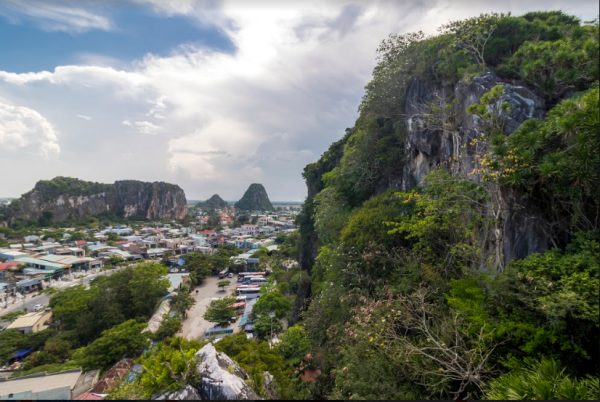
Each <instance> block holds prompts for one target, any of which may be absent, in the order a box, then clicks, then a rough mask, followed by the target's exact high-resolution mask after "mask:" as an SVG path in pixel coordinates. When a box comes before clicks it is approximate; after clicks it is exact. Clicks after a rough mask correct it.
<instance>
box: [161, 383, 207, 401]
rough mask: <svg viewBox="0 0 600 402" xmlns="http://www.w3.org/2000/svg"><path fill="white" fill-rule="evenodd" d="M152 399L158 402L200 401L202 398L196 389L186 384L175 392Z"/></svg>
mask: <svg viewBox="0 0 600 402" xmlns="http://www.w3.org/2000/svg"><path fill="white" fill-rule="evenodd" d="M152 399H153V400H156V401H165V400H166V401H200V400H202V397H201V396H200V393H199V392H198V390H197V389H196V388H194V387H192V386H191V385H190V384H186V385H184V386H183V387H181V388H179V389H178V390H177V391H175V392H167V393H165V394H162V395H159V396H156V397H153V398H152Z"/></svg>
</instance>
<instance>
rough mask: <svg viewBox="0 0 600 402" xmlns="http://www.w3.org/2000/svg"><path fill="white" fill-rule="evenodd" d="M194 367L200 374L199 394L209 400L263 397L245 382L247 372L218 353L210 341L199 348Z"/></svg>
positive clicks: (224, 355) (227, 357)
mask: <svg viewBox="0 0 600 402" xmlns="http://www.w3.org/2000/svg"><path fill="white" fill-rule="evenodd" d="M196 356H198V357H199V360H200V363H198V366H197V367H196V368H197V370H198V373H199V374H200V376H201V381H202V383H201V385H200V395H201V396H202V399H210V400H242V399H263V398H260V397H259V396H258V395H257V394H256V393H255V392H254V390H252V388H251V387H250V386H249V385H248V384H246V382H245V381H246V380H248V379H249V377H248V374H246V372H245V371H244V370H243V369H242V368H241V367H240V366H238V365H237V363H235V362H234V361H233V360H231V359H230V358H229V356H227V355H226V354H224V353H218V352H217V350H216V349H215V347H214V346H213V344H212V343H209V344H207V345H205V346H204V347H203V348H202V349H200V350H199V351H198V352H197V353H196Z"/></svg>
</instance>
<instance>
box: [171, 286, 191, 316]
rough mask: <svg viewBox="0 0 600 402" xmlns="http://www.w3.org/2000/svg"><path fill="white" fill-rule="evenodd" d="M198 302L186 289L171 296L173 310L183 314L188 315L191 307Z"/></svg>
mask: <svg viewBox="0 0 600 402" xmlns="http://www.w3.org/2000/svg"><path fill="white" fill-rule="evenodd" d="M194 304H196V299H194V297H193V296H192V295H190V294H189V293H188V292H186V291H183V290H181V291H179V292H177V294H175V295H174V296H173V297H172V298H171V310H173V311H175V312H177V313H179V314H181V315H183V316H184V317H185V316H186V315H187V312H188V310H189V309H191V308H192V306H193V305H194Z"/></svg>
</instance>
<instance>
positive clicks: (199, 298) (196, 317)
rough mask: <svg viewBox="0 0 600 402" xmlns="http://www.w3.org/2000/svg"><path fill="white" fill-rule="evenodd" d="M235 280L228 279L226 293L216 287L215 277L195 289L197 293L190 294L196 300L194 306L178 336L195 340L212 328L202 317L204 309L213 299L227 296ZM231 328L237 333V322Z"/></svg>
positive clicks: (210, 323)
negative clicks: (229, 283) (228, 283)
mask: <svg viewBox="0 0 600 402" xmlns="http://www.w3.org/2000/svg"><path fill="white" fill-rule="evenodd" d="M236 279H237V277H233V278H231V279H229V280H230V281H231V285H229V286H228V287H227V290H226V291H223V290H221V289H219V288H218V287H217V282H219V280H220V279H219V278H218V277H216V276H211V277H208V278H206V279H205V280H204V283H202V285H200V286H198V287H196V289H197V290H198V293H196V292H192V295H193V296H194V298H195V299H196V304H195V305H194V306H193V307H192V308H191V309H190V310H189V311H188V315H187V318H186V319H185V320H184V321H183V325H182V328H181V332H180V333H179V334H178V335H180V336H183V337H185V338H187V339H197V338H200V337H202V336H203V335H204V332H205V331H206V330H207V329H209V328H212V327H214V325H215V324H214V323H212V322H208V321H206V320H205V319H204V318H203V317H202V316H203V315H204V313H205V312H206V307H207V306H208V305H209V304H210V302H211V300H212V299H213V298H215V297H224V296H229V295H230V294H231V290H232V289H234V287H235V285H237V282H236ZM238 322H239V318H238ZM231 326H233V328H234V332H237V330H238V329H239V327H238V325H237V322H236V323H235V324H232V325H231Z"/></svg>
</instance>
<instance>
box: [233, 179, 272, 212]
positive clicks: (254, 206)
mask: <svg viewBox="0 0 600 402" xmlns="http://www.w3.org/2000/svg"><path fill="white" fill-rule="evenodd" d="M235 208H236V209H238V210H240V211H272V210H273V204H271V201H269V196H268V195H267V190H265V188H264V186H263V185H262V184H258V183H252V184H251V185H250V187H248V190H246V192H245V193H244V195H243V196H242V198H241V199H240V200H239V201H238V202H236V203H235Z"/></svg>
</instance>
